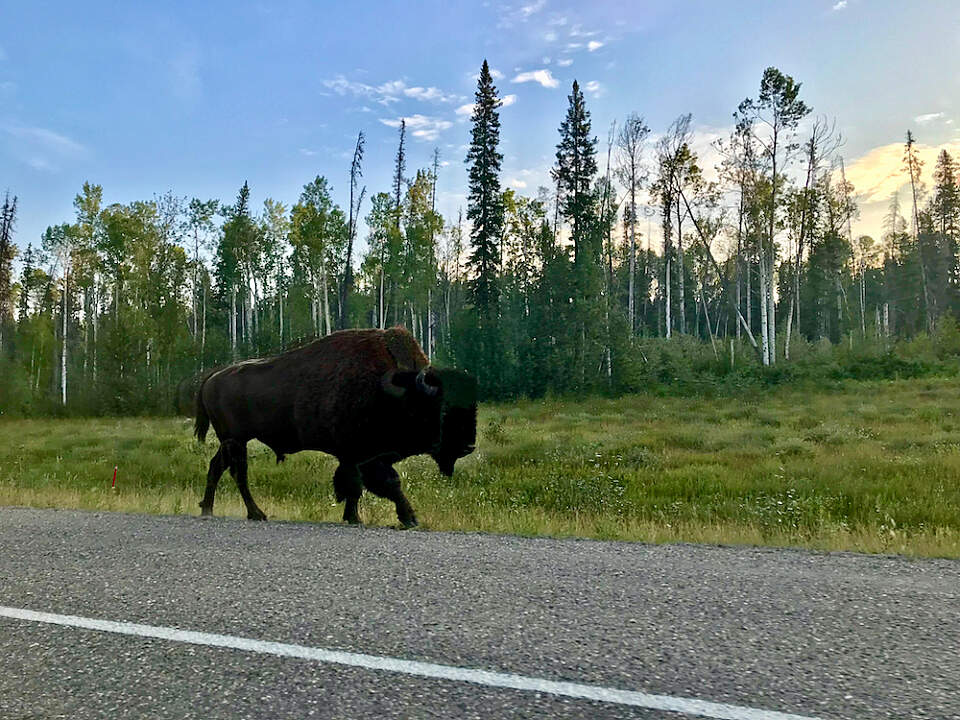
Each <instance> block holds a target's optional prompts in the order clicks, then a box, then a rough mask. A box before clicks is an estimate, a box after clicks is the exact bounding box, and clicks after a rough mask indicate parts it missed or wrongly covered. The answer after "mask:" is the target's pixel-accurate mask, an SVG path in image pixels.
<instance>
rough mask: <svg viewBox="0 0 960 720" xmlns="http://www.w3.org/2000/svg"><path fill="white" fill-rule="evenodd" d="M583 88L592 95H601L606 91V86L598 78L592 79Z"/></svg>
mask: <svg viewBox="0 0 960 720" xmlns="http://www.w3.org/2000/svg"><path fill="white" fill-rule="evenodd" d="M583 89H584V90H586V91H587V92H588V93H589V94H590V95H591V97H595V98H596V97H600V96H601V95H603V93H604V92H605V89H604V87H603V86H602V85H601V84H600V83H598V82H597V81H596V80H591V81H590V82H588V83H587V84H586V85H584V86H583Z"/></svg>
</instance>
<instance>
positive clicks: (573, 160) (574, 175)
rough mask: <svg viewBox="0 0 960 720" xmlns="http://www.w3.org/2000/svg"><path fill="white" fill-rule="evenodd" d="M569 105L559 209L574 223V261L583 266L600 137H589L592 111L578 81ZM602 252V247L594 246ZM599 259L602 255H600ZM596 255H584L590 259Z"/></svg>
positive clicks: (560, 159)
mask: <svg viewBox="0 0 960 720" xmlns="http://www.w3.org/2000/svg"><path fill="white" fill-rule="evenodd" d="M567 100H569V102H570V105H569V106H568V108H567V116H566V117H565V118H564V120H563V122H562V123H561V124H560V144H559V145H557V167H556V169H555V171H554V172H555V176H556V179H557V183H558V186H559V190H560V198H561V200H560V212H561V213H562V214H563V216H564V217H565V218H566V219H567V221H568V222H569V223H570V225H571V240H572V241H573V262H574V265H576V266H578V267H579V266H580V264H581V256H582V255H583V254H584V252H585V251H587V249H588V247H589V246H590V245H591V243H590V235H591V233H592V232H593V230H594V228H593V220H594V219H595V218H594V214H595V208H594V205H595V202H596V198H595V197H594V195H593V193H592V192H591V186H592V184H593V179H594V176H595V175H596V174H597V138H595V137H590V112H589V111H588V110H587V108H586V105H585V104H584V101H583V92H582V91H581V90H580V86H579V85H578V84H577V81H576V80H574V81H573V91H572V92H571V93H570V95H568V96H567ZM592 250H593V251H595V252H597V253H599V247H596V248H592ZM598 258H599V255H598ZM594 259H595V258H593V257H592V255H591V256H589V257H587V258H583V260H585V261H587V262H589V261H592V260H594Z"/></svg>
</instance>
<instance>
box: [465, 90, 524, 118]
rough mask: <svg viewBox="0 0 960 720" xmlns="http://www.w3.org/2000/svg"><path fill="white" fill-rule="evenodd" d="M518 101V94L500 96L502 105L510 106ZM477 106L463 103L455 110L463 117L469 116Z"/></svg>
mask: <svg viewBox="0 0 960 720" xmlns="http://www.w3.org/2000/svg"><path fill="white" fill-rule="evenodd" d="M516 101H517V96H516V95H504V96H503V97H502V98H500V107H510V106H511V105H513V104H514V103H515V102H516ZM474 107H475V104H474V103H467V104H466V105H461V106H460V107H458V108H457V109H456V110H455V111H454V112H455V113H456V114H457V115H458V116H459V117H461V118H464V119H465V118H468V117H470V116H471V115H472V114H473V108H474Z"/></svg>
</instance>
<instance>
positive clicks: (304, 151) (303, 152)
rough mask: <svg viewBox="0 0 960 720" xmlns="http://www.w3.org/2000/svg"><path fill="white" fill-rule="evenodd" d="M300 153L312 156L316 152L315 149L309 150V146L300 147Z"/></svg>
mask: <svg viewBox="0 0 960 720" xmlns="http://www.w3.org/2000/svg"><path fill="white" fill-rule="evenodd" d="M300 154H301V155H304V156H306V157H313V156H314V155H316V154H317V151H316V150H311V149H309V148H300Z"/></svg>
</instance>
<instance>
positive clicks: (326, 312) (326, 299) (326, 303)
mask: <svg viewBox="0 0 960 720" xmlns="http://www.w3.org/2000/svg"><path fill="white" fill-rule="evenodd" d="M321 278H322V282H323V321H324V325H325V330H324V333H323V334H324V335H329V334H330V332H331V328H332V325H331V323H330V295H329V293H328V287H327V269H326V268H323V274H322V275H321Z"/></svg>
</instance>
